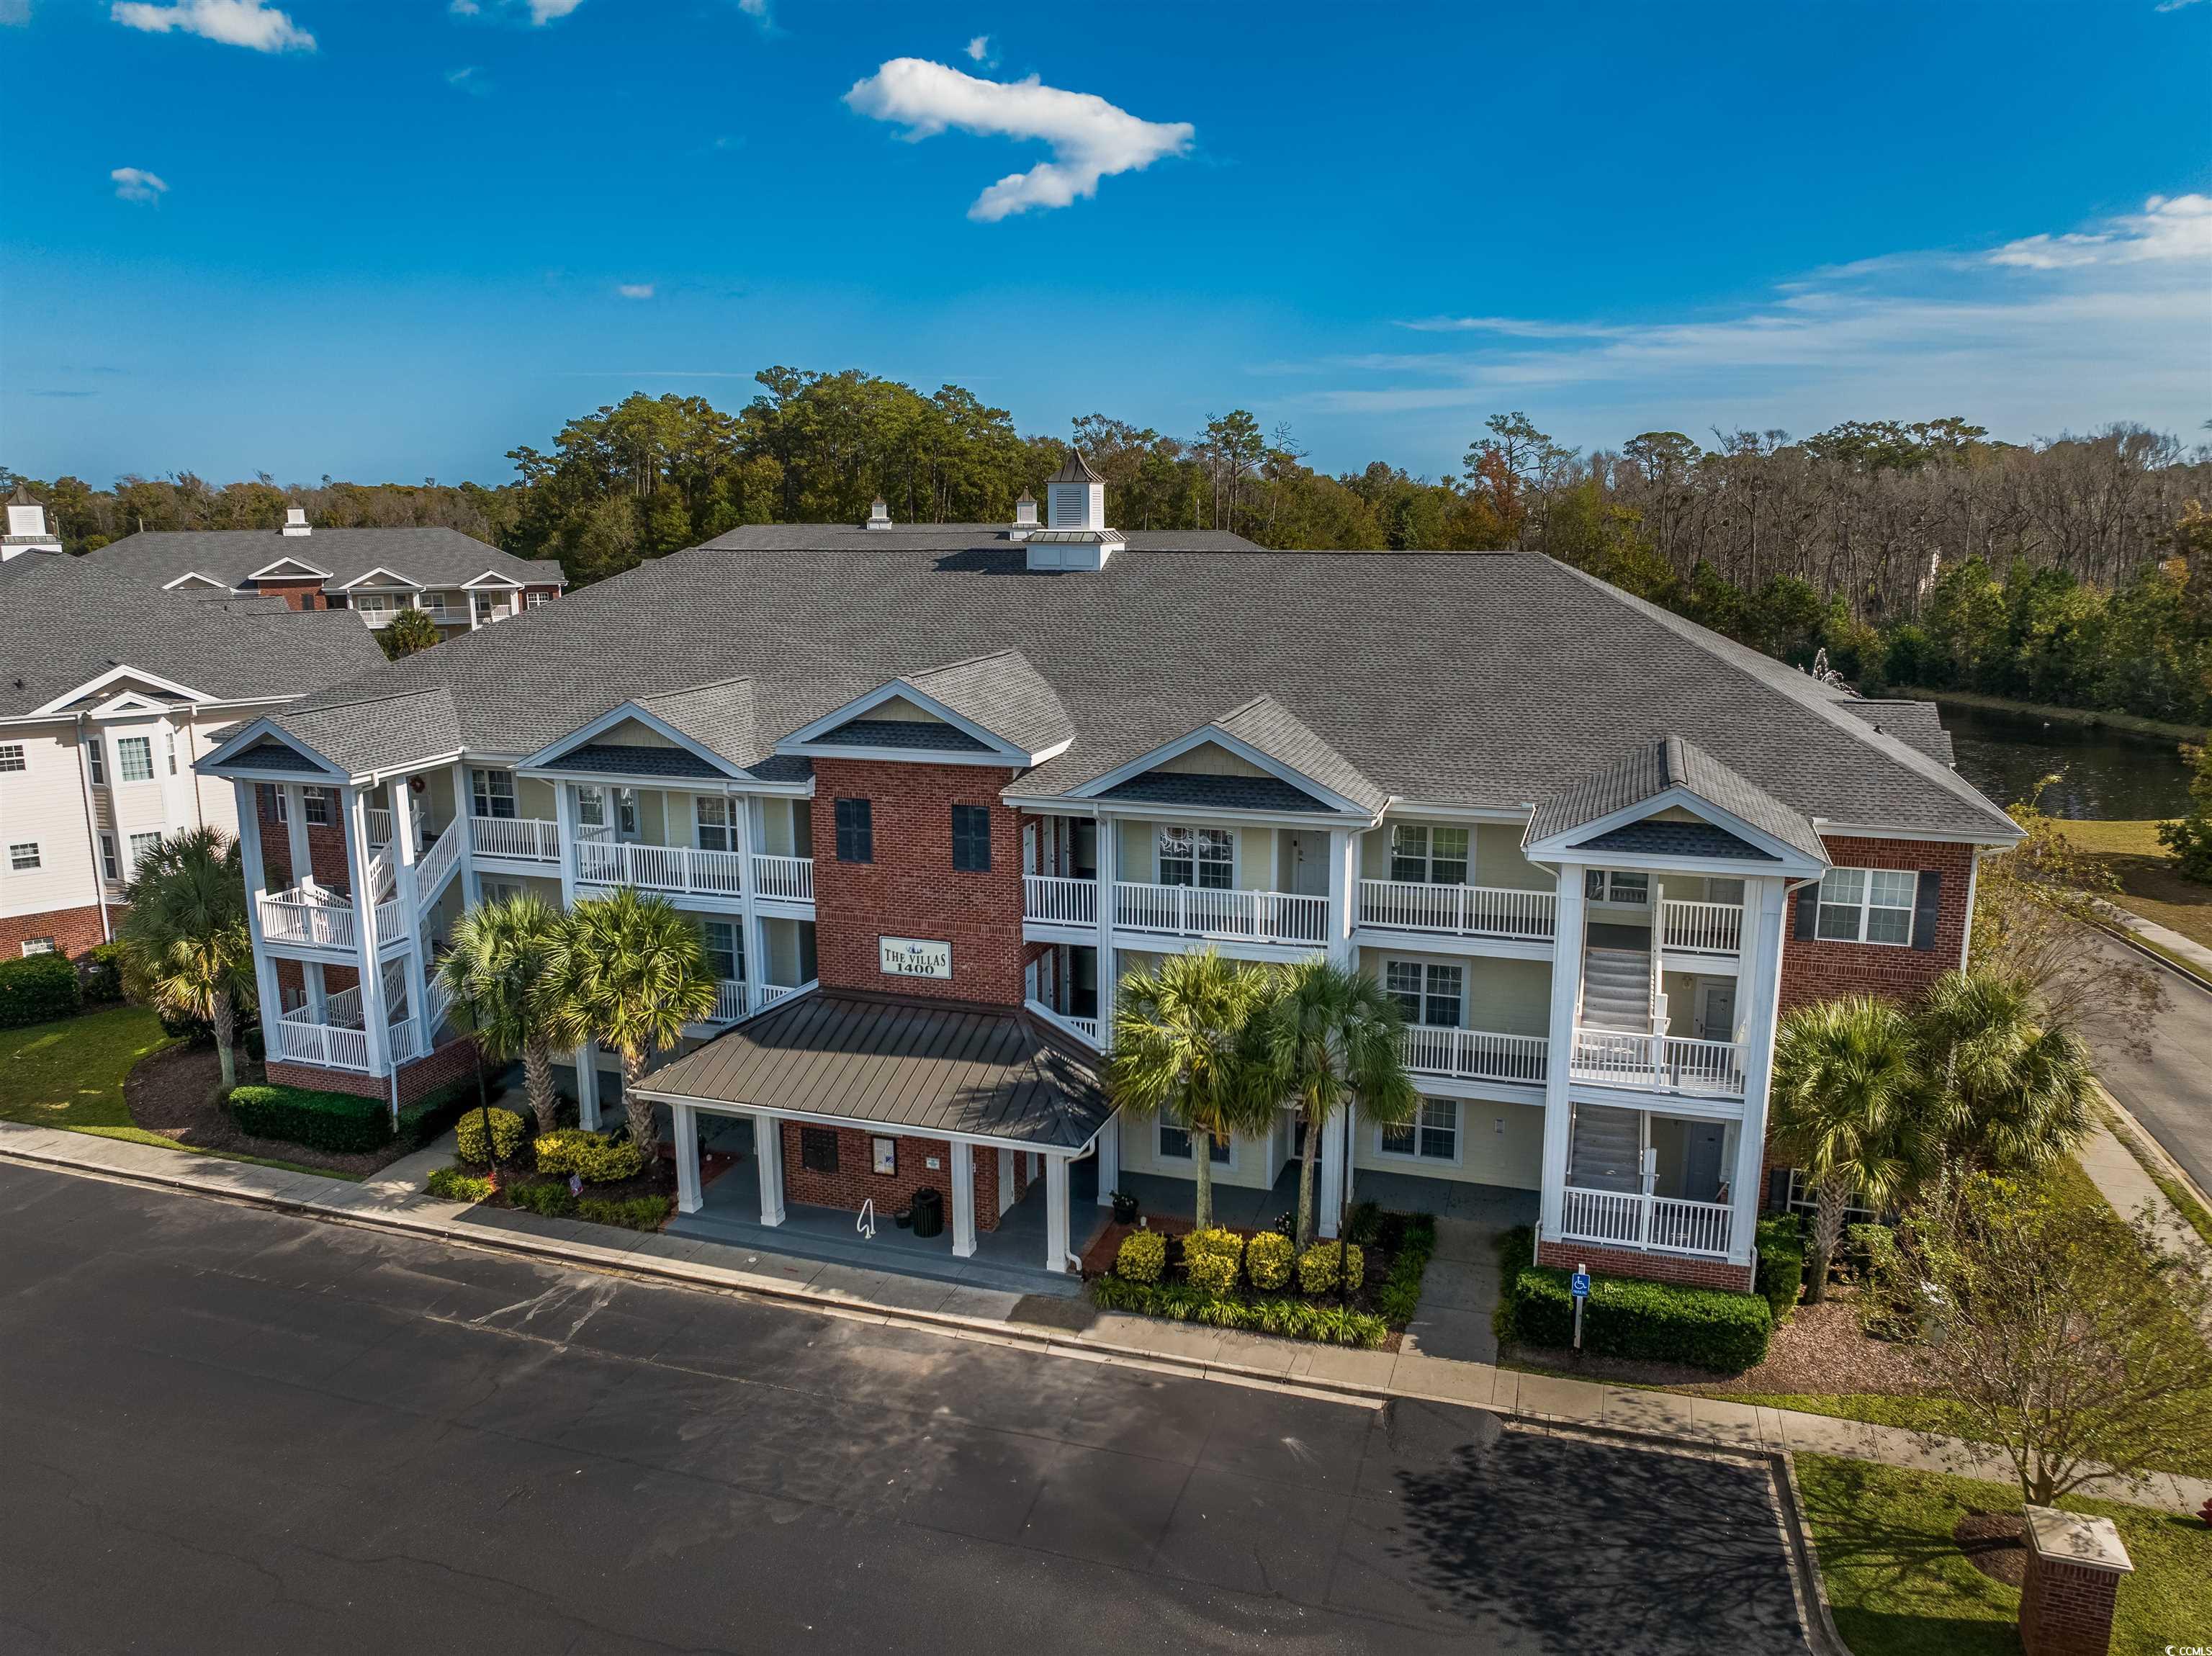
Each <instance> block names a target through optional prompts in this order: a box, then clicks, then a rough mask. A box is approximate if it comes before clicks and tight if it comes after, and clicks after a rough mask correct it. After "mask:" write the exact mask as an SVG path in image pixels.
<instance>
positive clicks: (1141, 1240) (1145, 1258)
mask: <svg viewBox="0 0 2212 1656" xmlns="http://www.w3.org/2000/svg"><path fill="white" fill-rule="evenodd" d="M1167 1264H1168V1239H1167V1238H1166V1237H1164V1236H1163V1235H1161V1234H1160V1233H1159V1232H1158V1231H1157V1230H1133V1231H1131V1232H1130V1233H1129V1234H1127V1236H1124V1237H1123V1238H1122V1239H1121V1247H1119V1248H1118V1249H1116V1250H1115V1254H1114V1274H1115V1276H1117V1277H1121V1278H1122V1279H1123V1280H1125V1281H1127V1282H1132V1283H1156V1282H1158V1281H1159V1279H1160V1273H1161V1272H1162V1271H1164V1270H1166V1269H1167Z"/></svg>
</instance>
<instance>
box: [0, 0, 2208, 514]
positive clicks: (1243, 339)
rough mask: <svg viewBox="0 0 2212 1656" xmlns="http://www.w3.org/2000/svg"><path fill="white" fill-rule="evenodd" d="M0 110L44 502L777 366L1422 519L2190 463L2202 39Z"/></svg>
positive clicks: (1333, 33)
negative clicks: (1928, 472) (1239, 460)
mask: <svg viewBox="0 0 2212 1656" xmlns="http://www.w3.org/2000/svg"><path fill="white" fill-rule="evenodd" d="M0 74H4V76H5V77H6V84H7V85H8V86H9V88H10V92H9V96H10V101H11V105H12V106H13V109H12V112H11V118H10V120H9V124H8V126H7V129H6V136H5V138H4V140H0V143H4V151H0V155H4V160H0V173H4V191H0V200H4V201H5V202H6V204H7V205H6V225H5V232H4V245H0V461H4V462H5V463H6V464H9V465H12V466H14V467H15V468H17V469H19V470H25V471H28V472H31V473H33V474H34V475H41V476H50V475H52V474H54V473H56V472H58V471H64V470H68V471H74V472H76V473H78V474H80V475H82V476H87V477H88V478H90V479H92V480H94V481H95V482H106V481H108V480H110V479H111V478H112V477H113V476H116V475H117V474H118V473H121V472H125V471H132V470H137V471H144V472H149V473H160V472H166V471H169V470H179V469H186V470H196V471H198V472H200V473H201V474H202V475H204V476H211V477H216V478H228V477H231V476H241V475H247V474H250V473H252V472H253V471H256V470H267V471H269V472H270V473H272V474H274V475H275V476H277V477H278V478H279V479H281V480H285V481H311V480H313V478H315V477H318V476H322V475H324V474H329V475H331V476H338V477H353V478H359V479H362V480H365V481H366V480H381V479H398V480H410V479H415V478H419V477H426V476H435V477H437V478H439V479H441V481H447V482H452V481H458V480H459V479H460V478H463V477H470V478H474V479H476V480H477V481H480V482H498V481H501V480H503V479H504V478H506V477H507V476H508V475H509V471H508V467H507V463H506V461H505V460H504V458H502V457H503V454H504V452H505V451H506V450H507V449H508V448H509V447H512V446H514V445H516V444H519V443H525V442H527V443H531V444H533V445H537V446H544V444H545V442H546V441H547V440H548V439H549V438H550V436H551V434H553V432H554V431H555V430H556V429H557V428H558V426H559V425H560V423H561V422H562V420H563V419H564V418H565V417H567V416H568V415H570V414H573V413H576V412H580V411H584V410H586V409H590V408H592V406H594V405H596V404H598V403H602V402H607V401H612V400H614V399H616V398H617V397H621V396H622V395H623V394H625V393H626V392H628V391H632V390H639V389H642V390H645V391H653V392H659V391H690V392H697V393H700V394H702V395H705V396H707V397H709V398H710V399H712V400H714V401H715V402H717V403H721V404H723V405H725V406H728V407H732V408H734V407H737V406H738V405H740V404H742V403H744V401H745V400H746V398H747V397H749V396H750V394H751V392H752V390H753V387H752V385H751V383H750V375H751V374H752V373H753V371H754V370H756V369H757V368H760V367H765V366H767V365H769V364H770V363H789V364H793V365H795V366H799V367H813V368H840V367H863V368H866V369H869V370H871V371H873V372H876V373H884V374H889V375H892V376H895V377H897V378H900V379H906V380H908V381H909V382H911V383H913V384H915V385H918V386H921V387H922V388H923V389H925V390H927V389H931V388H933V387H934V386H936V385H939V384H940V383H943V382H945V381H946V380H953V381H957V382H958V383H960V384H963V385H967V386H969V388H970V389H972V390H974V391H976V392H977V393H978V394H979V395H981V396H982V397H986V398H987V399H988V400H990V401H992V402H994V403H999V404H1000V405H1003V406H1006V407H1007V408H1010V409H1012V411H1013V413H1014V415H1015V416H1016V418H1017V420H1018V422H1020V424H1021V425H1022V427H1023V428H1024V429H1026V430H1035V431H1047V432H1049V431H1056V430H1060V429H1064V428H1065V422H1066V421H1067V420H1068V419H1070V418H1071V417H1073V416H1077V415H1080V414H1084V413H1087V412H1090V411H1091V410H1094V409H1097V410H1103V411H1105V412H1108V413H1110V414H1114V415H1115V416H1119V417H1121V418H1124V419H1127V420H1130V421H1133V422H1138V423H1140V424H1147V425H1152V426H1154V427H1157V428H1160V429H1163V430H1166V431H1170V432H1175V433H1188V432H1191V431H1193V430H1194V429H1195V428H1197V427H1198V426H1199V424H1200V422H1202V421H1203V420H1204V419H1205V418H1206V416H1207V415H1208V414H1209V413H1210V412H1221V411H1225V410H1226V409H1230V408H1232V407H1237V406H1243V407H1248V408H1249V409H1253V410H1254V411H1255V413H1256V414H1258V415H1259V416H1260V417H1261V421H1262V422H1263V423H1264V424H1266V425H1267V426H1270V427H1273V426H1274V425H1275V424H1277V423H1279V422H1281V423H1287V424H1288V425H1289V426H1290V427H1291V428H1292V430H1293V431H1294V432H1295V433H1296V434H1297V438H1298V440H1299V441H1300V442H1301V443H1302V444H1303V445H1304V446H1305V447H1306V448H1307V449H1308V450H1309V451H1310V455H1311V458H1312V459H1313V460H1314V462H1315V463H1316V464H1321V465H1324V466H1326V467H1328V468H1330V469H1343V468H1349V467H1352V466H1356V465H1358V464H1364V462H1365V461H1367V460H1369V459H1370V458H1378V457H1379V458H1390V459H1393V460H1395V461H1398V462H1400V463H1401V464H1406V465H1407V466H1409V467H1412V468H1413V469H1414V470H1421V471H1425V472H1428V473H1431V474H1435V473H1440V472H1444V471H1449V470H1455V469H1456V468H1457V464H1458V460H1459V456H1460V454H1461V453H1462V451H1463V450H1464V448H1465V446H1466V444H1467V440H1468V436H1469V435H1470V434H1472V433H1474V431H1475V430H1476V429H1477V428H1479V426H1480V422H1481V421H1482V419H1483V417H1484V416H1486V415H1487V414H1489V413H1492V412H1493V411H1498V410H1501V409H1526V410H1527V411H1528V413H1529V415H1530V416H1532V417H1533V418H1534V419H1535V420H1536V422H1538V423H1539V424H1540V425H1541V426H1542V427H1543V428H1546V429H1547V430H1548V431H1551V432H1553V434H1556V435H1558V436H1559V437H1561V438H1562V439H1564V440H1566V441H1568V442H1571V443H1574V444H1577V445H1581V446H1596V445H1617V444H1618V443H1619V442H1620V441H1621V440H1623V439H1625V438H1626V437H1628V436H1630V435H1632V434H1635V433H1637V432H1638V431H1642V430H1647V429H1653V428H1675V429H1680V430H1685V431H1688V432H1691V433H1692V434H1699V435H1700V436H1707V435H1709V434H1710V430H1711V428H1714V427H1723V428H1735V427H1739V426H1751V427H1757V428H1771V427H1778V428H1784V429H1787V430H1790V431H1792V432H1796V433H1799V434H1803V433H1808V432H1811V431H1814V430H1818V429H1820V428H1822V427H1824V426H1826V425H1829V424H1832V423H1834V422H1837V421H1838V420H1842V419H1845V418H1852V417H1861V418H1881V417H1893V418H1899V419H1914V418H1923V417H1929V416H1937V415H1942V414H1950V413H1959V414H1963V415H1966V416H1969V417H1972V418H1974V419H1977V420H1979V421H1981V422H1984V423H1985V424H1987V425H1988V426H1990V428H1992V429H1993V430H1994V431H1996V433H1997V434H1999V435H2001V436H2004V437H2008V438H2014V439H2021V440H2025V439H2028V438H2031V437H2034V436H2038V435H2045V436H2048V435H2055V434H2057V433H2058V432H2060V431H2062V430H2064V429H2069V428H2070V429H2075V430H2080V429H2086V428H2089V427H2092V426H2094V425H2096V424H2099V423H2100V422H2105V421H2108V420H2113V419H2122V418H2129V419H2140V420H2143V421H2147V422H2150V423H2153V424H2154V425H2159V426H2161V427H2163V428H2166V429H2169V430H2173V431H2176V432H2178V433H2179V434H2183V435H2184V436H2185V437H2186V438H2189V439H2190V440H2200V439H2202V438H2203V436H2204V435H2205V433H2204V432H2203V429H2202V428H2203V424H2204V422H2205V421H2206V420H2207V419H2208V418H2212V128H2208V124H2207V117H2206V114H2205V105H2204V97H2203V94H2204V88H2205V87H2206V86H2207V85H2208V84H2212V0H2195V3H2179V4H2171V3H2169V4H2166V5H2161V4H2160V3H2158V0H2141V3H2136V0H2112V3H2103V4H2095V5H2086V4H2085V5H2074V4H2060V3H2025V4H2022V3H2010V0H2008V3H1990V4H1960V3H1943V4H1932V5H1931V4H1928V3H1925V0H1922V3H1912V4H1899V5H1875V4H1844V3H1830V4H1818V5H1814V4H1799V5H1791V4H1780V3H1765V4H1759V5H1744V6H1735V5H1720V4H1699V5H1666V6H1661V5H1652V4H1602V3H1580V4H1555V5H1549V6H1536V5H1528V4H1519V3H1516V4H1497V5H1493V4H1480V5H1478V4H1474V3H1463V4H1458V5H1449V6H1437V7H1425V6H1417V5H1412V4H1405V5H1394V6H1389V7H1383V6H1379V5H1376V6H1347V5H1343V4H1334V5H1308V6H1302V5H1298V4H1296V3H1282V4H1271V5H1267V6H1261V5H1257V4H1254V5H1250V6H1241V5H1231V4H1228V3H1223V0H1214V3H1200V4H1192V3H1177V4H1170V5H1159V6H1146V5H1139V4H1116V5H1112V6H1089V7H1086V6H1080V5H1064V6H1061V5H1056V6H1054V7H1051V8H1045V7H1040V6H1036V5H1019V6H1017V5H1007V4H1004V3H1000V0H976V3H969V4H960V5H937V4H930V3H919V0H917V3H903V4H898V5H896V6H894V5H890V4H883V5H877V6H866V5H855V4H841V3H834V0H473V3H471V0H460V3H459V4H453V3H449V0H287V3H284V4H283V5H282V6H281V7H279V6H274V5H271V4H270V3H268V0H143V3H131V0H126V3H112V0H0ZM1030 77H1035V80H1036V84H1035V85H1034V86H1030V85H1024V82H1027V81H1028V80H1030ZM27 106H35V110H34V111H32V112H29V113H27ZM1002 181H1003V182H1002Z"/></svg>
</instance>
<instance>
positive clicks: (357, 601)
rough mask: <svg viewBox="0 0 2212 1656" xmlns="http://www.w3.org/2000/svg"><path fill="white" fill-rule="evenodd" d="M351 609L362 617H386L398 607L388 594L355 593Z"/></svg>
mask: <svg viewBox="0 0 2212 1656" xmlns="http://www.w3.org/2000/svg"><path fill="white" fill-rule="evenodd" d="M353 607H354V608H355V609H356V610H360V611H361V613H362V614H363V615H364V616H388V615H390V614H391V613H392V610H394V609H396V608H398V602H397V600H395V599H394V598H393V597H392V594H391V593H389V592H356V593H355V594H354V595H353Z"/></svg>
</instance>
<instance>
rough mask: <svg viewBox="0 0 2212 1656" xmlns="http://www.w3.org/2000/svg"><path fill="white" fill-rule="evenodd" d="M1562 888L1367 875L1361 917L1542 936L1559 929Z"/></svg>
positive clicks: (1455, 933) (1446, 929)
mask: <svg viewBox="0 0 2212 1656" xmlns="http://www.w3.org/2000/svg"><path fill="white" fill-rule="evenodd" d="M1359 923H1360V925H1372V926H1379V927H1383V928H1386V929H1388V930H1389V931H1435V932H1440V933H1443V934H1445V935H1447V936H1450V937H1504V938H1510V939H1512V940H1515V941H1518V942H1543V941H1546V940H1547V939H1549V938H1550V937H1552V936H1553V933H1554V932H1555V931H1558V929H1559V894H1558V893H1556V892H1551V891H1522V890H1518V889H1515V888H1512V887H1510V886H1489V885H1420V884H1417V883H1413V882H1412V881H1408V880H1362V881H1361V882H1360V883H1359Z"/></svg>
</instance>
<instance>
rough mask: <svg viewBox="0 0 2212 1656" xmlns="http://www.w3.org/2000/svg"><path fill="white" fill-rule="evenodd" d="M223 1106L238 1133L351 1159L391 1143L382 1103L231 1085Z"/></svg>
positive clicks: (346, 1096) (350, 1095)
mask: <svg viewBox="0 0 2212 1656" xmlns="http://www.w3.org/2000/svg"><path fill="white" fill-rule="evenodd" d="M225 1103H226V1104H227V1106H228V1108H229V1110H230V1119H232V1120H234V1121H235V1122H236V1123H237V1124H238V1130H239V1131H240V1132H243V1133H248V1134H251V1135H252V1137H256V1138H281V1139H283V1141H284V1142H285V1143H288V1144H303V1145H305V1146H306V1147H307V1149H311V1150H325V1151H328V1152H329V1153H330V1154H331V1155H333V1156H353V1155H357V1154H359V1153H361V1152H362V1151H364V1150H374V1149H382V1148H383V1147H384V1146H385V1145H386V1144H388V1143H391V1142H392V1116H391V1113H390V1108H389V1107H388V1106H387V1105H386V1103H385V1102H384V1101H383V1100H382V1099H378V1098H362V1097H360V1096H358V1095H356V1094H353V1093H319V1092H311V1091H309V1090H308V1089H307V1088H305V1087H268V1086H252V1087H235V1088H233V1089H231V1094H230V1096H229V1098H228V1099H227V1100H226V1101H225Z"/></svg>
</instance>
